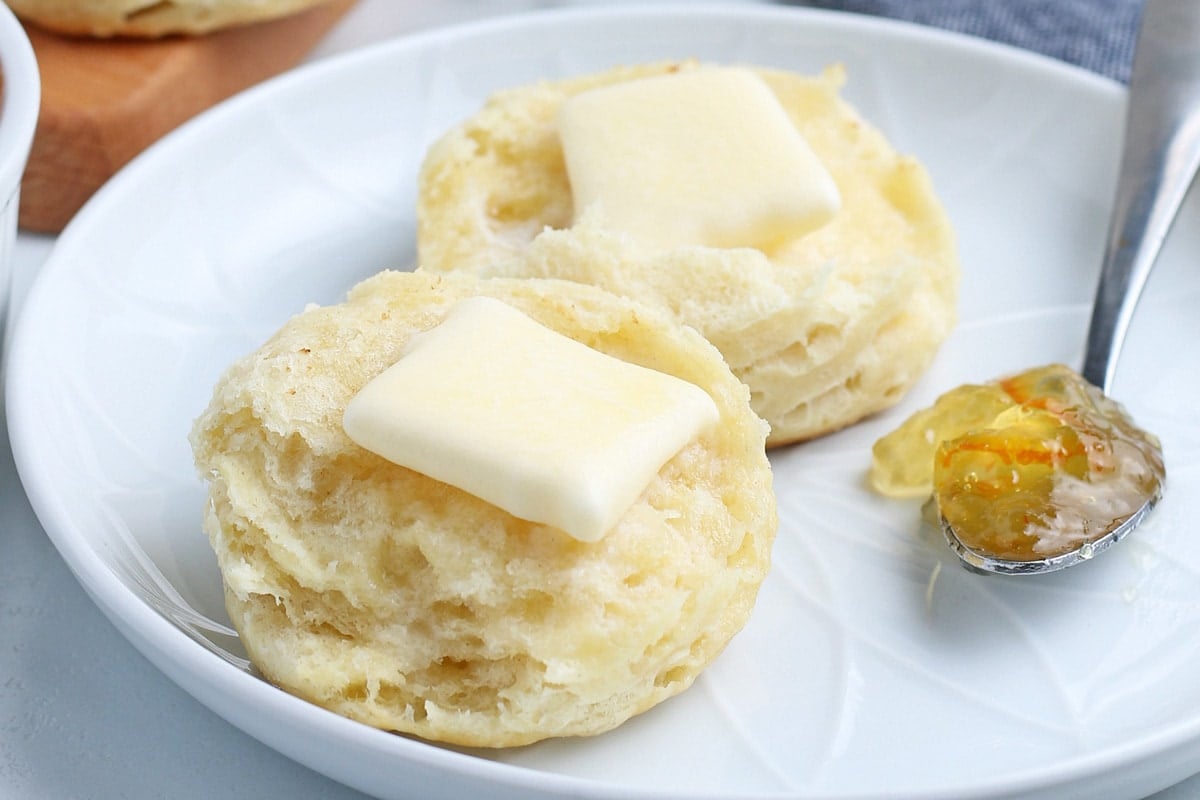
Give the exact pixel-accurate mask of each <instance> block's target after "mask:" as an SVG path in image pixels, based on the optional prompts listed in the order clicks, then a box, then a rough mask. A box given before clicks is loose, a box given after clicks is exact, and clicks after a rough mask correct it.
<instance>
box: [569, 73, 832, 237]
mask: <svg viewBox="0 0 1200 800" xmlns="http://www.w3.org/2000/svg"><path fill="white" fill-rule="evenodd" d="M558 131H559V137H560V139H561V142H562V147H563V155H564V158H565V160H566V166H567V175H568V178H569V180H570V182H571V193H572V196H573V199H574V203H575V218H576V221H578V219H579V218H580V217H581V216H582V215H583V214H585V213H596V214H599V215H600V224H602V225H604V226H606V227H609V228H612V229H616V230H620V231H624V232H626V233H629V234H632V235H634V236H636V237H638V238H639V239H642V240H644V241H648V242H652V243H656V244H658V245H662V246H668V247H671V246H688V245H704V246H709V247H754V248H758V249H760V250H764V251H769V250H772V249H774V248H776V247H778V246H780V245H783V244H786V243H787V242H789V241H792V240H794V239H796V238H798V237H800V236H803V235H804V234H806V233H809V232H811V231H813V230H815V229H816V228H819V227H820V226H822V225H824V224H825V223H826V222H828V221H829V220H830V219H832V218H833V216H834V214H835V213H836V212H837V210H838V209H839V207H840V205H841V195H840V194H839V192H838V188H837V184H836V183H835V182H834V180H833V177H832V176H830V174H829V172H828V171H827V170H826V169H825V166H824V165H823V164H822V163H821V160H820V158H818V156H817V155H816V154H815V153H814V152H813V150H812V148H811V147H810V146H809V144H808V142H807V141H806V140H805V139H804V137H803V135H802V134H801V133H800V132H799V131H798V130H796V127H795V125H793V124H792V121H791V119H790V118H789V117H788V115H787V112H786V111H785V110H784V108H783V106H782V105H780V103H779V101H778V99H777V98H776V97H775V94H774V93H773V92H772V91H771V89H770V88H769V87H768V86H767V85H766V83H764V82H763V80H762V79H761V78H759V77H758V75H756V74H755V73H753V72H752V71H750V70H748V69H741V68H736V67H702V68H699V69H696V70H691V71H685V72H676V73H672V74H668V75H657V76H653V77H649V78H642V79H638V80H633V81H627V82H625V83H618V84H613V85H611V86H604V87H601V88H598V89H592V90H589V91H586V92H582V93H580V94H578V95H576V96H574V97H572V98H570V99H569V100H567V101H566V102H565V103H564V104H563V107H562V109H561V111H560V114H559V118H558Z"/></svg>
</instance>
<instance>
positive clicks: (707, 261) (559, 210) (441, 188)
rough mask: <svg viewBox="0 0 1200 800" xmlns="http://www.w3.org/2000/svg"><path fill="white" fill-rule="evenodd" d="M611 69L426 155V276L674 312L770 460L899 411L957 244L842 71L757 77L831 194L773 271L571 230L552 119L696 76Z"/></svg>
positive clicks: (488, 110)
mask: <svg viewBox="0 0 1200 800" xmlns="http://www.w3.org/2000/svg"><path fill="white" fill-rule="evenodd" d="M695 66H697V65H695V64H692V63H684V64H678V63H670V64H654V65H643V66H637V67H622V68H618V69H613V70H610V71H607V72H603V73H599V74H593V75H587V76H583V77H577V78H571V79H567V80H559V81H545V82H541V83H537V84H534V85H530V86H524V87H519V88H515V89H510V90H507V91H503V92H500V93H498V94H496V95H494V96H493V97H492V98H490V99H489V101H488V102H487V103H486V105H485V106H484V107H483V108H482V109H481V110H480V111H478V112H477V113H476V114H475V115H474V116H472V117H471V118H469V119H467V120H466V121H465V122H463V123H462V124H461V125H459V126H458V127H456V128H455V129H453V130H451V131H449V132H447V133H446V134H445V135H444V136H443V137H442V138H441V139H440V140H439V141H437V142H436V143H435V144H434V145H433V146H432V147H431V148H430V150H429V152H428V153H427V155H426V158H425V162H424V164H423V166H422V171H421V176H420V186H419V200H418V249H419V262H420V264H421V266H422V269H425V270H430V271H438V272H449V271H470V272H474V273H477V274H482V275H506V276H533V277H553V278H565V279H568V280H572V281H578V282H583V283H591V284H595V285H598V286H602V287H604V288H606V289H608V290H610V291H613V292H616V293H618V294H622V295H625V296H628V297H633V298H636V299H637V300H639V301H641V302H644V303H650V304H654V305H658V306H663V307H666V308H668V309H670V310H671V311H672V312H674V313H675V314H676V315H677V316H678V317H679V318H680V319H681V320H682V321H683V322H685V323H687V324H689V325H691V326H693V327H695V328H696V329H697V330H699V331H700V332H701V333H702V334H703V335H704V336H705V337H706V338H708V339H709V341H711V342H712V343H713V344H715V345H716V346H717V348H718V349H719V350H720V351H721V353H722V354H723V355H724V357H725V359H726V361H727V362H728V363H729V365H730V367H731V368H732V370H733V372H734V374H736V375H737V376H738V377H739V378H741V379H742V380H743V381H744V382H745V383H746V384H747V385H748V386H749V388H750V391H751V397H752V404H753V406H754V408H755V410H756V411H757V412H758V413H759V414H760V415H761V416H762V417H763V418H764V419H765V420H766V421H767V422H768V423H769V424H770V426H771V433H770V437H769V439H768V445H769V446H775V445H781V444H786V443H789V442H794V441H798V440H803V439H809V438H812V437H814V436H818V435H821V434H824V433H828V432H831V431H834V430H837V429H839V428H842V427H844V426H846V425H849V424H851V423H853V422H855V421H857V420H859V419H862V418H863V417H865V416H867V415H869V414H871V413H874V412H876V411H879V410H882V409H884V408H886V407H888V406H890V405H892V404H894V403H896V402H897V401H898V400H899V399H900V398H901V397H902V396H903V394H904V393H905V392H906V391H907V390H908V388H909V387H910V386H911V385H912V384H913V383H914V382H915V381H916V380H917V378H918V377H920V375H921V374H922V373H923V372H924V371H925V370H926V368H927V367H928V365H929V363H930V362H931V360H932V358H933V356H934V355H935V353H936V351H937V349H938V347H939V346H940V344H941V343H942V341H943V340H944V339H945V337H946V336H947V335H948V333H949V331H950V330H951V328H952V327H953V325H954V323H955V320H956V307H957V291H958V278H959V264H958V255H957V247H956V243H955V237H954V233H953V230H952V228H951V225H950V221H949V219H948V218H947V216H946V213H945V211H944V209H943V208H942V206H941V204H940V202H939V200H938V198H937V196H936V194H935V192H934V188H933V185H932V182H931V180H930V178H929V175H928V174H927V172H926V171H925V169H924V168H923V167H922V166H921V164H919V163H918V162H917V161H916V160H915V159H913V158H912V157H909V156H905V155H900V154H898V153H897V152H896V151H895V150H894V149H893V148H892V146H891V145H890V144H889V143H888V142H887V140H886V139H885V138H884V136H883V135H882V134H881V133H880V132H879V131H878V130H876V129H874V128H872V127H871V126H869V125H868V124H866V123H865V122H864V121H863V120H862V119H861V118H860V116H859V115H858V114H857V113H856V112H855V110H854V109H853V108H852V107H851V106H850V105H849V104H847V103H846V102H845V101H844V100H843V99H842V98H841V97H840V96H839V92H840V88H841V85H842V83H843V81H844V73H843V71H842V70H841V69H840V68H837V67H834V68H830V69H827V70H825V71H824V72H823V73H822V74H821V75H819V76H815V77H806V76H800V75H796V74H792V73H788V72H782V71H777V70H767V69H758V70H756V71H757V72H758V74H759V75H760V76H761V77H762V78H763V79H764V80H765V81H766V82H767V84H768V85H769V86H770V88H771V89H772V90H773V91H774V92H775V94H776V96H777V97H778V98H779V100H780V102H781V104H782V105H783V107H784V108H785V109H786V110H787V112H788V114H789V115H790V117H791V119H792V121H793V122H794V124H795V125H796V127H797V128H798V129H799V130H800V132H801V133H802V134H803V135H804V137H805V138H806V139H807V141H808V143H809V145H811V147H812V148H813V150H814V151H815V152H816V153H817V154H818V155H819V156H820V158H821V160H822V162H823V163H824V165H825V167H826V169H827V170H828V171H829V172H830V174H831V175H832V176H833V178H834V179H835V181H836V183H837V185H838V188H839V191H840V192H841V196H842V208H841V210H840V211H839V212H838V214H837V215H836V216H835V218H834V219H833V221H832V222H829V223H828V224H826V225H825V226H824V227H822V228H820V229H818V230H816V231H815V232H813V233H810V234H808V235H806V236H804V237H803V238H801V239H799V240H797V241H795V242H794V243H792V244H791V245H789V246H787V247H786V248H785V249H783V250H781V251H777V252H775V253H772V255H771V257H768V256H767V255H765V254H764V253H762V252H760V251H758V250H754V249H750V248H738V249H716V248H704V247H690V248H689V247H684V248H677V249H674V250H668V251H665V252H663V251H648V250H646V249H645V248H642V247H639V246H638V244H637V243H636V242H634V241H632V240H631V239H630V238H628V237H625V236H622V235H619V234H616V233H613V232H610V231H606V230H602V229H600V228H599V227H598V226H596V225H595V224H592V223H591V222H590V221H589V218H588V216H587V215H584V216H583V219H581V220H579V221H578V222H577V223H576V224H574V225H572V222H573V216H574V210H573V208H572V200H571V189H570V185H569V183H568V179H567V174H566V170H565V166H564V163H563V156H562V149H561V146H560V144H559V139H558V135H557V132H556V128H555V118H556V114H557V112H558V109H559V107H560V106H561V105H562V103H563V101H564V100H565V99H566V98H568V97H570V96H572V95H574V94H576V93H579V92H582V91H584V90H587V89H590V88H593V87H597V86H601V85H605V84H611V83H614V82H617V81H625V80H632V79H635V78H639V77H643V76H649V75H654V74H661V73H664V72H668V71H671V70H680V69H691V68H694V67H695Z"/></svg>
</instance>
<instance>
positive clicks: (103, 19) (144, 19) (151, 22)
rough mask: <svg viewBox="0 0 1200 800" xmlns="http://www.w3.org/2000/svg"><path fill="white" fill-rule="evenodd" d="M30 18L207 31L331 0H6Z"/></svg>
mask: <svg viewBox="0 0 1200 800" xmlns="http://www.w3.org/2000/svg"><path fill="white" fill-rule="evenodd" d="M6 2H7V3H8V5H9V7H10V8H11V9H12V10H13V13H15V14H16V15H17V16H18V17H20V18H21V19H22V20H23V21H25V22H31V23H33V24H35V25H38V26H39V27H42V28H45V29H47V30H51V31H55V32H57V33H65V34H70V35H74V36H97V37H111V36H132V37H143V38H154V37H159V36H167V35H170V34H204V33H211V32H212V31H215V30H219V29H221V28H228V27H232V26H235V25H245V24H248V23H252V22H263V21H266V20H269V19H276V18H278V17H283V16H287V15H289V14H294V13H296V12H298V11H302V10H303V9H306V8H309V7H311V6H315V5H318V4H319V3H322V2H327V0H166V2H163V1H162V0H6Z"/></svg>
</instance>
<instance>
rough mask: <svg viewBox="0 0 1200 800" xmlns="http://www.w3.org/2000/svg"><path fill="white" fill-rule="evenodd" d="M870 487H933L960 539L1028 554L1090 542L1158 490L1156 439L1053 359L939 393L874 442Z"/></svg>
mask: <svg viewBox="0 0 1200 800" xmlns="http://www.w3.org/2000/svg"><path fill="white" fill-rule="evenodd" d="M870 478H871V484H872V486H873V487H874V488H875V489H876V490H878V491H880V492H882V493H884V494H888V495H892V496H900V497H915V496H922V495H928V494H930V493H932V494H933V497H934V499H935V501H936V503H937V509H938V511H939V513H940V514H941V516H942V518H943V519H945V520H946V522H948V523H949V524H950V525H952V526H953V527H954V529H955V531H956V532H957V534H958V538H959V539H960V540H961V541H962V543H963V544H964V545H965V546H966V547H967V548H969V549H970V550H973V551H974V552H976V553H978V554H980V555H982V556H986V557H988V558H993V559H998V560H1004V561H1036V560H1039V559H1043V558H1049V557H1052V556H1056V555H1061V554H1063V553H1066V552H1069V551H1072V550H1075V549H1077V548H1078V547H1080V546H1081V545H1083V544H1085V543H1087V542H1094V541H1096V540H1097V539H1099V538H1101V537H1102V536H1104V535H1105V534H1106V533H1108V532H1109V531H1110V530H1112V529H1113V528H1114V527H1116V526H1117V525H1119V524H1120V523H1121V522H1123V521H1124V520H1125V519H1127V518H1128V517H1129V516H1130V515H1132V514H1133V513H1135V512H1136V511H1137V510H1138V509H1140V508H1141V507H1142V505H1143V504H1144V503H1145V502H1146V501H1147V500H1149V499H1151V498H1153V497H1156V496H1157V495H1158V494H1159V493H1160V492H1161V490H1162V482H1163V480H1164V478H1165V469H1164V466H1163V459H1162V450H1161V447H1160V445H1159V442H1158V439H1157V438H1155V437H1154V436H1153V435H1152V434H1150V433H1147V432H1146V431H1143V430H1141V429H1140V428H1138V427H1137V425H1135V424H1134V422H1133V420H1131V419H1130V417H1129V415H1128V414H1127V413H1126V412H1125V410H1124V409H1123V408H1122V407H1121V406H1120V404H1118V403H1116V402H1115V401H1113V400H1111V399H1110V398H1108V397H1106V396H1105V395H1104V394H1103V392H1101V391H1100V390H1099V389H1097V388H1096V387H1094V386H1092V385H1091V384H1089V383H1088V382H1087V381H1085V380H1084V379H1083V378H1082V377H1081V376H1080V375H1079V374H1078V373H1076V372H1074V371H1073V370H1071V369H1070V368H1069V367H1065V366H1063V365H1061V364H1052V365H1050V366H1046V367H1039V368H1036V369H1032V370H1029V371H1027V372H1023V373H1021V374H1020V375H1015V376H1013V377H1010V378H1005V379H1003V380H999V381H995V382H993V383H989V384H967V385H964V386H960V387H958V388H957V389H954V390H952V391H950V392H947V393H946V394H944V395H942V396H941V397H940V398H938V400H937V402H936V403H934V405H933V406H932V407H931V408H928V409H925V410H923V411H919V412H917V413H916V414H914V415H913V416H911V417H910V418H909V419H908V420H906V421H905V422H904V423H903V424H902V425H901V426H900V427H899V428H897V429H896V430H895V431H893V432H892V433H890V434H888V435H887V436H885V437H884V438H882V439H880V440H879V441H878V442H876V444H875V447H874V449H873V463H872V467H871V476H870Z"/></svg>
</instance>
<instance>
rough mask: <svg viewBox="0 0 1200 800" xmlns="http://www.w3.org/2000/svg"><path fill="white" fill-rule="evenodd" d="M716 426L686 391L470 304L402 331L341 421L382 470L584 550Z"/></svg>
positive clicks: (691, 389) (516, 317) (712, 408)
mask: <svg viewBox="0 0 1200 800" xmlns="http://www.w3.org/2000/svg"><path fill="white" fill-rule="evenodd" d="M717 417H718V412H717V408H716V405H715V404H714V403H713V400H712V398H711V397H709V396H708V393H707V392H705V391H703V390H702V389H700V388H699V387H697V386H695V385H694V384H691V383H688V382H686V381H683V380H681V379H679V378H676V377H674V376H671V375H667V374H664V373H661V372H657V371H655V370H651V369H647V368H645V367H641V366H638V365H635V364H630V363H627V362H625V361H621V360H620V359H618V358H614V357H612V356H609V355H607V354H604V353H601V352H599V351H597V350H594V349H592V348H590V347H588V346H586V345H584V344H581V343H580V342H577V341H575V340H573V339H570V338H568V337H566V336H563V335H561V334H559V333H557V332H555V331H552V330H550V329H548V328H546V327H544V326H543V325H541V324H539V323H537V322H535V321H534V320H532V319H530V318H529V317H528V316H526V315H525V314H523V313H521V312H520V311H518V310H517V309H515V308H513V307H511V306H509V305H507V304H506V303H503V302H501V301H499V300H495V299H492V298H488V297H473V298H468V299H464V300H461V301H459V302H458V303H457V304H455V305H454V306H453V307H452V308H451V309H450V311H449V312H448V313H447V315H446V317H445V318H444V320H443V321H442V322H441V324H439V325H438V326H436V327H435V328H432V329H431V330H429V331H425V332H423V333H420V334H417V335H416V336H414V337H413V339H412V340H411V342H410V345H409V349H408V350H407V352H406V353H405V355H404V356H403V357H402V358H401V359H400V360H399V361H397V362H396V363H395V364H393V365H392V366H391V367H389V368H388V369H386V370H385V371H384V372H382V373H381V374H380V375H379V376H377V377H376V378H375V379H374V380H372V381H371V382H370V383H368V384H367V385H366V386H365V387H364V388H363V389H362V390H361V391H360V392H359V393H358V394H357V395H355V396H354V397H353V398H352V399H351V401H350V403H349V404H348V406H347V408H346V411H345V414H344V417H343V420H342V425H343V428H344V429H345V431H346V434H347V435H348V436H349V437H350V438H351V439H352V440H353V441H354V442H355V443H357V444H358V445H360V446H361V447H363V448H365V449H367V450H370V451H372V452H374V453H376V454H378V455H380V456H382V457H383V458H386V459H388V460H389V461H392V462H393V463H396V464H399V465H401V466H404V467H407V468H409V469H413V470H416V471H418V472H421V473H423V474H425V475H428V476H429V477H431V478H434V479H436V480H439V481H442V482H444V483H448V484H450V485H452V486H456V487H458V488H459V489H462V490H464V491H466V492H469V493H471V494H473V495H475V496H477V497H479V498H481V499H483V500H486V501H487V502H489V503H491V504H493V505H495V506H498V507H500V508H502V509H504V510H505V511H507V512H509V513H510V514H512V515H514V516H516V517H520V518H522V519H526V520H530V521H533V522H539V523H544V524H547V525H552V526H554V527H556V528H560V529H562V530H563V531H565V532H566V533H568V534H570V535H571V536H573V537H575V538H577V539H580V540H582V541H587V542H591V541H596V540H598V539H600V537H602V536H603V535H604V533H605V532H606V531H608V530H609V529H610V528H611V527H612V526H613V525H615V524H616V522H617V521H618V520H619V519H620V517H621V516H622V515H623V514H624V513H625V511H626V510H627V509H628V508H629V506H630V505H632V504H633V502H634V501H635V500H636V499H637V498H638V496H639V495H640V494H641V493H642V491H643V490H644V489H645V487H646V486H647V485H648V484H649V483H650V481H651V480H652V479H653V477H654V476H655V475H656V474H657V473H658V471H659V469H661V468H662V466H663V464H665V463H666V462H667V461H668V460H670V459H671V458H672V457H673V456H674V455H675V454H676V453H677V452H678V451H679V450H680V449H681V448H682V447H683V446H684V445H686V444H687V443H688V442H689V441H691V440H692V439H693V438H695V437H696V436H697V435H698V434H699V433H700V431H701V430H703V429H704V428H705V427H706V426H708V425H710V424H712V423H714V422H715V421H716V420H717Z"/></svg>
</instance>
